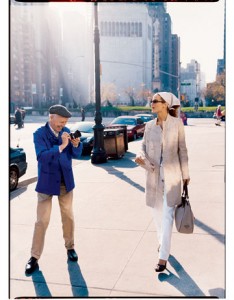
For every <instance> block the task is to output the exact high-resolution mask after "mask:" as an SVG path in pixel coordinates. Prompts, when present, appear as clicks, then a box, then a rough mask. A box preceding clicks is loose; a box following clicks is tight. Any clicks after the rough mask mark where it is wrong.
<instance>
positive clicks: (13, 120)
mask: <svg viewBox="0 0 234 300" xmlns="http://www.w3.org/2000/svg"><path fill="white" fill-rule="evenodd" d="M10 124H15V116H14V115H13V114H10Z"/></svg>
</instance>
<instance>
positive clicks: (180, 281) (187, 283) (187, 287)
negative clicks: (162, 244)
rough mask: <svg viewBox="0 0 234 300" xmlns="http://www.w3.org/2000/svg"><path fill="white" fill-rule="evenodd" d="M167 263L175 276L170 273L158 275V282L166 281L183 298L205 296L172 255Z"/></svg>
mask: <svg viewBox="0 0 234 300" xmlns="http://www.w3.org/2000/svg"><path fill="white" fill-rule="evenodd" d="M168 262H169V263H170V264H171V266H172V267H173V268H174V269H175V271H176V273H177V274H178V276H177V275H175V274H173V273H172V272H171V271H169V270H168V269H167V270H168V272H169V274H166V273H160V274H159V275H158V279H159V280H160V281H167V282H168V283H170V284H171V285H172V286H174V287H175V288H176V289H177V290H179V291H180V292H181V293H182V294H183V295H184V296H190V297H191V296H196V297H197V296H205V294H204V293H203V291H202V290H201V289H200V288H199V286H198V285H197V284H196V282H195V281H194V280H193V279H192V278H191V277H190V276H189V274H188V273H187V272H186V271H185V269H184V268H183V267H182V265H181V264H180V263H179V262H178V261H177V260H176V258H175V257H174V256H172V255H170V256H169V260H168Z"/></svg>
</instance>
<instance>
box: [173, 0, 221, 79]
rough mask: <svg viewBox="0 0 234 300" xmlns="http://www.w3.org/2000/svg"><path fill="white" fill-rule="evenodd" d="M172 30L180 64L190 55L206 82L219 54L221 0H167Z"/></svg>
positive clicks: (213, 69) (214, 67) (183, 64)
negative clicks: (171, 0) (215, 0)
mask: <svg viewBox="0 0 234 300" xmlns="http://www.w3.org/2000/svg"><path fill="white" fill-rule="evenodd" d="M167 12H168V13H169V14H170V16H171V20H172V33H173V34H177V35H178V36H179V37H180V43H181V56H180V57H181V66H182V67H186V65H187V63H189V62H190V61H191V59H195V60H197V61H198V63H200V68H201V71H202V72H203V73H205V80H206V82H212V81H214V80H215V75H216V68H217V59H219V58H223V37H224V0H219V1H218V2H200V3H199V2H194V3H192V2H170V3H169V2H167Z"/></svg>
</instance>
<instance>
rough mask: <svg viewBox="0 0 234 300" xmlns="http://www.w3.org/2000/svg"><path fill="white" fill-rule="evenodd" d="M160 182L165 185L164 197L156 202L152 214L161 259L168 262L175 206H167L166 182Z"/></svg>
mask: <svg viewBox="0 0 234 300" xmlns="http://www.w3.org/2000/svg"><path fill="white" fill-rule="evenodd" d="M160 177H161V176H160ZM160 180H161V182H162V184H163V197H162V201H156V203H155V206H154V207H153V208H152V213H153V218H154V222H155V225H156V230H157V237H158V242H159V246H160V249H159V259H163V260H168V258H169V255H170V249H171V235H172V228H173V222H174V215H175V206H173V207H170V206H168V205H167V194H166V189H165V186H164V180H163V178H162V177H161V178H160Z"/></svg>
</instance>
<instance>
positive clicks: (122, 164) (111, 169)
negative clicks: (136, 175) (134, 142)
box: [99, 152, 145, 193]
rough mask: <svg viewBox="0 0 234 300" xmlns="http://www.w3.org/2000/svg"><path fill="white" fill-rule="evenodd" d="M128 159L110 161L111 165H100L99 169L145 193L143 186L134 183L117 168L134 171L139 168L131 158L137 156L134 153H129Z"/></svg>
mask: <svg viewBox="0 0 234 300" xmlns="http://www.w3.org/2000/svg"><path fill="white" fill-rule="evenodd" d="M126 156H127V157H125V158H122V159H120V160H114V159H109V160H108V162H109V164H104V165H99V167H101V168H103V169H104V170H105V171H107V172H108V174H111V175H115V176H116V177H118V178H120V179H121V180H124V181H125V182H127V183H129V184H130V185H131V186H134V187H135V188H137V189H138V190H139V191H141V192H143V193H144V192H145V188H144V187H143V186H141V185H140V184H138V183H136V182H135V181H133V180H132V179H131V178H129V177H128V176H126V175H125V173H124V172H122V171H119V170H117V169H116V168H115V167H118V168H128V169H133V168H136V167H138V166H137V164H136V163H135V162H133V161H132V160H131V159H129V157H132V156H134V157H135V154H134V153H132V152H127V155H126Z"/></svg>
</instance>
